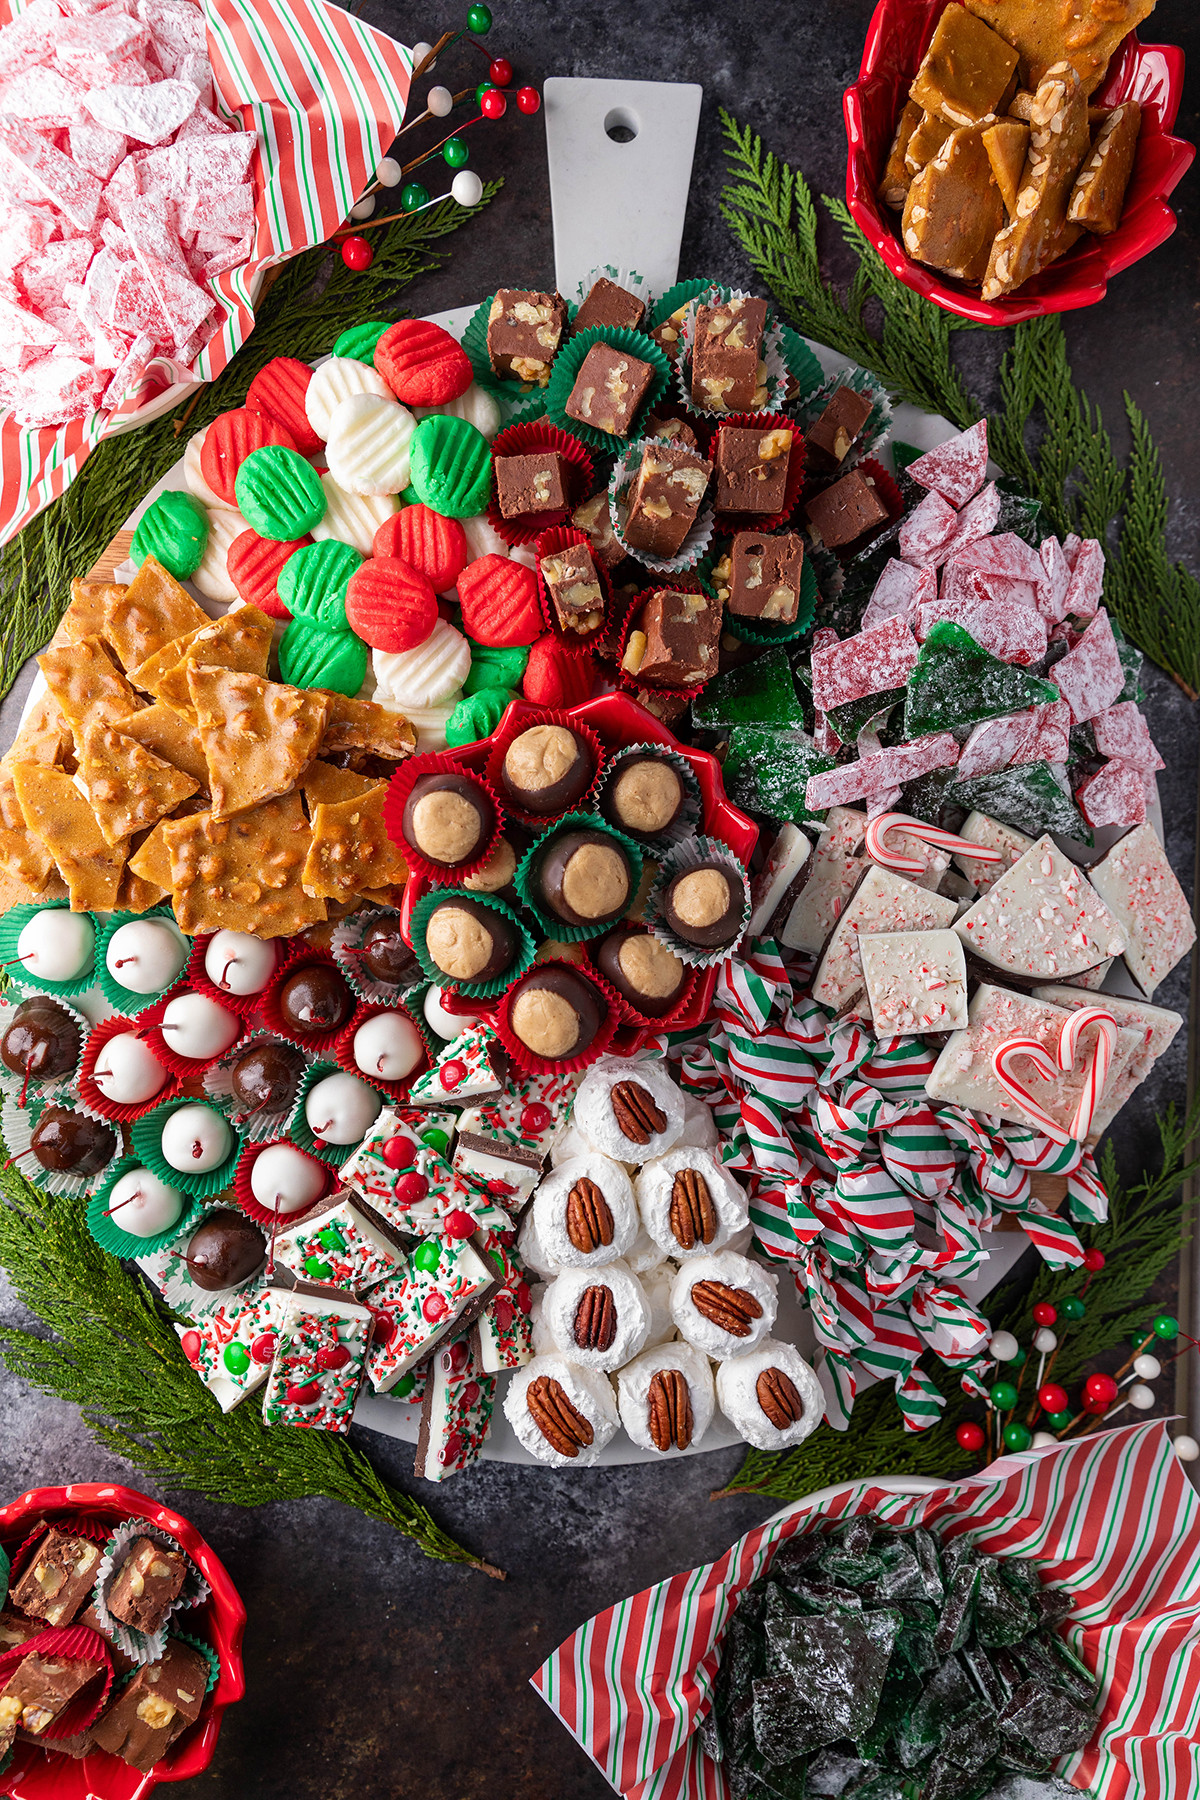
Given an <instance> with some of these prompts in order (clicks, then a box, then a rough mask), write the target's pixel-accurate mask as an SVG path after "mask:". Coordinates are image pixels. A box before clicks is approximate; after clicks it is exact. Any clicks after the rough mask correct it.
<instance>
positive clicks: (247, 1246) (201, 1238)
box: [187, 1206, 267, 1294]
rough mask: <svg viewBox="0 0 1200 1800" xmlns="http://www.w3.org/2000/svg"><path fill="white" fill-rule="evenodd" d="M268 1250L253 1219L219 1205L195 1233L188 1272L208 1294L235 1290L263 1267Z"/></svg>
mask: <svg viewBox="0 0 1200 1800" xmlns="http://www.w3.org/2000/svg"><path fill="white" fill-rule="evenodd" d="M266 1255H267V1247H266V1243H265V1242H264V1239H263V1234H262V1232H261V1231H260V1230H259V1228H258V1226H257V1225H256V1224H255V1223H254V1221H253V1220H252V1219H248V1218H246V1216H245V1214H244V1213H240V1212H234V1210H233V1208H232V1207H228V1206H218V1207H217V1208H216V1209H215V1210H214V1211H213V1212H210V1213H209V1215H208V1217H207V1218H206V1219H205V1220H204V1223H203V1224H202V1225H198V1226H197V1228H196V1230H195V1231H194V1232H193V1233H192V1239H191V1242H190V1243H189V1244H188V1248H187V1271H188V1274H189V1275H190V1276H191V1278H192V1280H193V1281H194V1282H195V1284H196V1286H197V1287H199V1288H203V1289H204V1290H205V1291H206V1292H207V1293H213V1294H215V1293H219V1292H220V1291H221V1289H222V1288H230V1287H236V1286H237V1285H238V1283H239V1282H241V1281H246V1280H248V1279H249V1277H250V1276H251V1275H253V1274H255V1273H256V1272H257V1271H258V1270H259V1269H261V1268H262V1265H263V1263H264V1262H265V1260H266Z"/></svg>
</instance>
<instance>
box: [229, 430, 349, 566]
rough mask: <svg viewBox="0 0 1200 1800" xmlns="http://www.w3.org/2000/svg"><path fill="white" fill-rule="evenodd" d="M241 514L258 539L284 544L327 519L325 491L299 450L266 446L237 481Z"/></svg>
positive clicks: (248, 462) (243, 468) (254, 453)
mask: <svg viewBox="0 0 1200 1800" xmlns="http://www.w3.org/2000/svg"><path fill="white" fill-rule="evenodd" d="M233 491H234V493H235V494H236V495H237V503H238V511H239V512H240V513H241V515H242V517H243V519H245V521H246V523H247V525H249V526H250V527H251V529H252V530H254V531H257V533H258V535H259V537H265V538H271V539H273V540H274V541H275V542H276V543H285V542H288V541H289V540H290V539H292V538H302V537H305V536H306V535H307V533H308V532H310V531H311V530H312V528H313V526H314V525H319V524H320V522H321V520H322V519H323V518H324V517H325V504H326V502H325V489H324V488H323V487H322V486H321V478H320V476H319V475H318V474H317V471H316V470H315V469H314V468H313V466H312V464H311V463H310V462H305V460H304V458H303V457H302V456H301V455H300V453H299V451H298V450H286V449H285V448H284V446H283V445H282V444H264V445H263V447H262V449H261V450H252V451H251V452H250V454H249V456H248V457H247V458H246V460H245V462H244V463H243V464H242V466H241V468H240V469H239V470H238V472H237V477H236V479H235V480H234V484H233Z"/></svg>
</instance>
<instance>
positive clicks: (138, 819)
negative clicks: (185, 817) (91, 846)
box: [79, 725, 200, 844]
mask: <svg viewBox="0 0 1200 1800" xmlns="http://www.w3.org/2000/svg"><path fill="white" fill-rule="evenodd" d="M79 777H80V780H81V782H82V784H83V786H84V788H85V790H86V792H87V798H88V801H89V803H90V805H91V808H92V811H93V812H94V813H95V815H96V823H97V824H98V825H99V827H100V829H101V831H102V832H103V833H104V841H105V842H106V843H108V844H119V843H121V842H123V840H124V839H126V838H130V837H133V835H134V834H135V832H139V831H148V830H149V829H150V827H151V826H152V825H156V824H157V823H158V821H159V820H160V819H162V818H165V817H166V815H167V814H168V813H172V812H174V811H175V808H176V807H177V806H179V805H180V804H181V803H182V802H183V801H184V800H187V799H189V798H190V797H191V795H192V794H194V793H196V791H197V790H198V788H199V786H200V783H199V782H198V781H196V780H194V779H193V778H192V776H190V775H185V774H184V773H183V771H182V769H176V768H174V767H172V765H171V764H170V763H168V762H164V761H163V760H162V758H161V757H159V756H155V755H154V754H153V753H152V752H151V751H149V750H145V749H143V747H142V745H141V744H138V743H135V742H134V740H133V739H132V738H129V737H125V736H123V735H122V733H121V732H119V731H116V730H114V729H113V727H112V726H111V725H89V726H88V728H87V730H86V731H85V733H84V736H83V755H82V756H81V757H80V760H79Z"/></svg>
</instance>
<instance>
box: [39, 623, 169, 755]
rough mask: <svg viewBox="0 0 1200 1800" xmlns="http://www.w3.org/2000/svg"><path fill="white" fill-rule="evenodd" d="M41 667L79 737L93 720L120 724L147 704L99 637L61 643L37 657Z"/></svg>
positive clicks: (47, 684)
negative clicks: (135, 690)
mask: <svg viewBox="0 0 1200 1800" xmlns="http://www.w3.org/2000/svg"><path fill="white" fill-rule="evenodd" d="M38 667H39V669H40V670H41V671H42V674H43V675H44V676H45V678H46V686H47V687H48V688H49V689H50V692H51V693H52V694H53V696H54V698H55V700H57V702H58V705H59V708H60V710H61V712H62V714H63V717H64V718H65V719H66V721H67V724H68V725H69V726H70V727H71V730H72V731H73V732H74V734H75V736H76V737H77V738H82V737H83V733H84V729H85V727H86V726H88V725H90V724H91V723H92V722H93V720H95V721H98V722H99V723H100V724H103V725H118V724H119V723H120V722H121V720H122V719H127V718H128V717H129V715H130V713H135V712H138V711H139V710H140V709H141V707H142V706H144V704H145V702H144V701H143V699H142V698H141V695H140V694H135V693H134V691H133V689H132V688H131V687H130V685H129V683H128V682H127V681H126V679H125V677H124V675H122V673H121V671H120V669H118V668H117V665H116V664H115V663H114V662H113V659H112V657H111V656H110V655H109V653H108V651H107V650H106V648H105V646H104V643H103V641H102V640H101V639H100V638H98V637H88V638H81V639H80V640H79V642H78V643H77V644H59V645H57V646H56V647H53V648H51V649H49V650H47V651H45V652H44V653H43V654H42V655H41V656H39V657H38Z"/></svg>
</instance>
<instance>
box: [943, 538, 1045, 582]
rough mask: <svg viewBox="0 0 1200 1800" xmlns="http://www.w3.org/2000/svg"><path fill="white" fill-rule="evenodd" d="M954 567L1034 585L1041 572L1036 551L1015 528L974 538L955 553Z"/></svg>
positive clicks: (1042, 575)
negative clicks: (1006, 577) (1003, 576)
mask: <svg viewBox="0 0 1200 1800" xmlns="http://www.w3.org/2000/svg"><path fill="white" fill-rule="evenodd" d="M954 566H955V567H956V568H964V569H978V570H980V572H981V573H983V574H986V575H1007V576H1009V577H1010V578H1011V579H1012V580H1013V581H1028V582H1031V583H1033V584H1034V585H1035V586H1036V584H1037V583H1038V582H1039V581H1041V580H1042V579H1043V577H1044V575H1045V570H1044V569H1043V567H1042V559H1041V557H1040V556H1039V555H1038V553H1037V551H1036V550H1032V549H1030V547H1029V545H1028V544H1027V543H1026V542H1025V540H1024V538H1019V537H1018V536H1017V534H1016V532H1015V531H1002V532H999V533H998V534H997V535H996V536H995V537H985V538H977V539H976V541H975V542H974V543H973V544H968V545H967V546H966V547H965V548H964V549H962V550H960V551H957V552H956V553H955V557H954Z"/></svg>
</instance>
